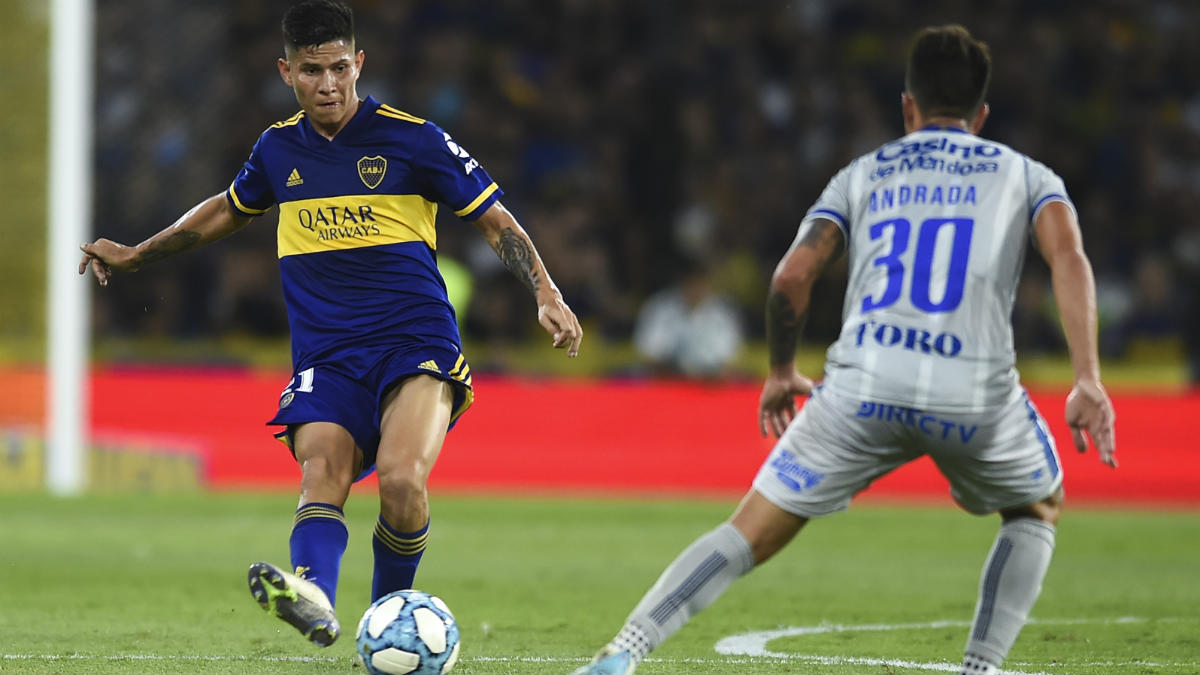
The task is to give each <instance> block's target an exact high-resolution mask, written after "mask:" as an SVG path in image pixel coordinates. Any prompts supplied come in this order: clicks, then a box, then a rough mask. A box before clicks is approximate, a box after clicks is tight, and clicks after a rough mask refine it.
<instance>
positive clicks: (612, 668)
mask: <svg viewBox="0 0 1200 675" xmlns="http://www.w3.org/2000/svg"><path fill="white" fill-rule="evenodd" d="M635 668H637V662H636V661H634V660H633V654H630V653H629V650H628V649H616V648H615V647H612V646H608V647H605V648H604V649H601V650H600V651H599V652H597V654H596V655H595V656H594V657H592V660H591V661H590V662H589V663H588V664H587V665H585V666H582V667H580V668H578V669H576V670H574V671H572V672H571V675H633V671H634V669H635Z"/></svg>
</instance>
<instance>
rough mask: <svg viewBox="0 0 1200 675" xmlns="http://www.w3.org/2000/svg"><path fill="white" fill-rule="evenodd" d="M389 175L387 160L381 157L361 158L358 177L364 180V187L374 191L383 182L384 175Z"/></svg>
mask: <svg viewBox="0 0 1200 675" xmlns="http://www.w3.org/2000/svg"><path fill="white" fill-rule="evenodd" d="M385 173H387V160H386V159H384V158H383V157H380V156H379V155H375V156H374V157H361V158H359V160H358V177H359V178H360V179H362V182H363V185H366V186H367V187H369V188H371V189H372V190H374V189H375V188H377V187H379V184H380V183H382V182H383V175H384V174H385Z"/></svg>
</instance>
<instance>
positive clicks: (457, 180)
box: [414, 121, 504, 220]
mask: <svg viewBox="0 0 1200 675" xmlns="http://www.w3.org/2000/svg"><path fill="white" fill-rule="evenodd" d="M420 137H421V148H420V152H418V153H416V155H415V157H414V161H417V162H420V169H421V173H422V174H423V175H424V176H425V179H426V183H427V185H426V189H427V190H428V194H426V195H424V196H425V198H426V199H429V200H430V201H434V202H441V203H443V204H447V205H449V206H450V207H451V208H453V209H454V214H455V215H457V216H458V217H459V218H462V219H463V220H474V219H476V218H478V217H479V216H480V215H482V214H483V212H484V211H486V210H487V209H488V207H490V206H491V205H492V204H494V203H496V201H497V200H499V199H500V196H501V195H503V194H504V193H503V191H501V190H500V187H499V186H497V185H496V183H495V182H494V181H493V180H492V177H491V176H489V175H488V173H487V171H484V169H483V167H482V166H480V165H479V162H478V161H476V160H475V158H474V157H471V155H470V153H468V152H467V151H466V150H465V149H464V148H463V147H462V146H461V145H459V144H458V143H455V142H454V139H452V138H451V137H450V134H448V133H446V132H445V131H444V130H442V128H441V127H439V126H438V125H436V124H434V123H433V122H428V121H427V122H425V124H424V125H423V128H422V129H421V134H420Z"/></svg>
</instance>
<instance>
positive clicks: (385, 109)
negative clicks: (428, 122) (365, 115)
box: [375, 105, 425, 124]
mask: <svg viewBox="0 0 1200 675" xmlns="http://www.w3.org/2000/svg"><path fill="white" fill-rule="evenodd" d="M375 114H376V115H383V116H384V117H391V118H392V119H397V120H404V121H405V122H412V123H413V124H425V120H423V119H421V118H420V117H417V116H416V115H409V114H408V113H406V112H404V111H403V110H397V109H396V108H393V107H392V106H390V105H381V106H379V107H378V108H377V109H376V110H375Z"/></svg>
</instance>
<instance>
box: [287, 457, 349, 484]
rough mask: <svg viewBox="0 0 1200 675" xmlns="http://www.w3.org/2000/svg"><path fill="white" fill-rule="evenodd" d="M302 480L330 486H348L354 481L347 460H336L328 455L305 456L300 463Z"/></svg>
mask: <svg viewBox="0 0 1200 675" xmlns="http://www.w3.org/2000/svg"><path fill="white" fill-rule="evenodd" d="M300 472H301V474H302V475H303V480H304V482H306V483H310V484H321V485H327V486H330V487H337V486H342V485H344V486H346V487H347V488H348V487H349V486H350V483H352V482H353V481H354V476H353V475H352V468H351V466H350V464H348V463H347V462H342V461H336V460H334V459H333V458H330V457H324V456H316V457H309V458H306V459H305V460H304V461H303V462H301V463H300Z"/></svg>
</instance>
